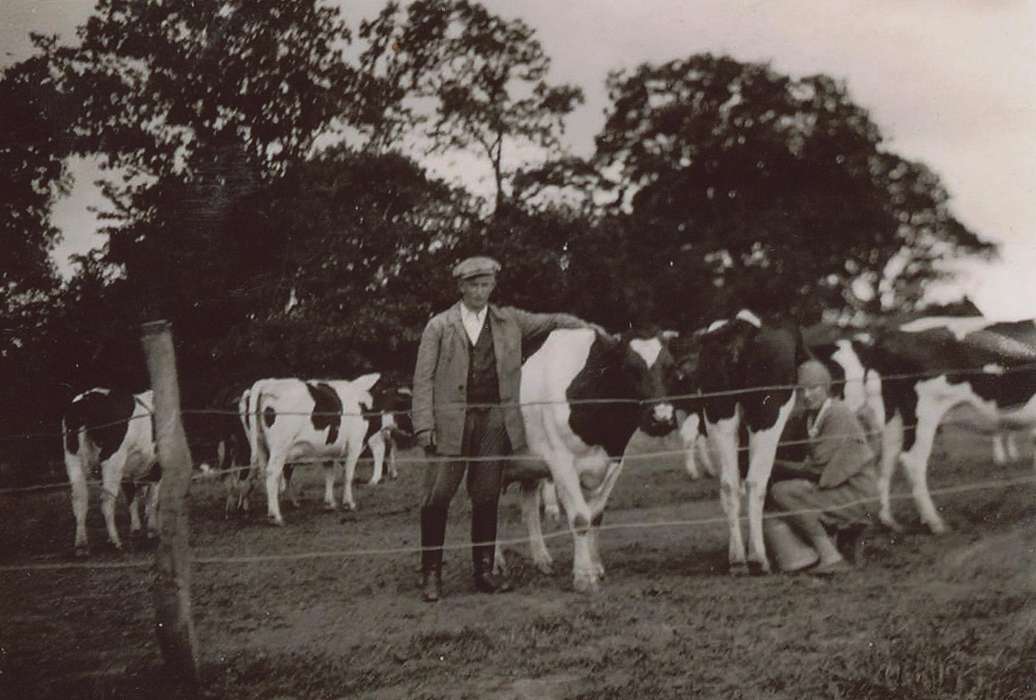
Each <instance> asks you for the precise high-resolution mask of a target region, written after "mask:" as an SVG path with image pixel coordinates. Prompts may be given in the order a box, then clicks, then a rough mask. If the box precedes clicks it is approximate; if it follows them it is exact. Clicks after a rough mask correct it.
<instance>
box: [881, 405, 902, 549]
mask: <svg viewBox="0 0 1036 700" xmlns="http://www.w3.org/2000/svg"><path fill="white" fill-rule="evenodd" d="M902 452H903V414H901V413H899V412H897V413H896V414H895V415H894V416H892V420H890V421H889V422H888V423H886V424H885V428H884V429H883V430H882V432H881V471H880V473H879V474H878V499H879V501H880V503H881V511H880V514H879V516H878V519H879V520H881V523H882V524H883V525H884V526H885V527H887V528H889V529H890V530H892V531H893V532H902V531H903V526H902V525H900V524H899V523H898V522H897V521H896V519H895V518H894V517H893V516H892V495H891V494H892V474H893V473H894V472H895V470H896V465H897V464H898V463H899V455H900V454H901V453H902Z"/></svg>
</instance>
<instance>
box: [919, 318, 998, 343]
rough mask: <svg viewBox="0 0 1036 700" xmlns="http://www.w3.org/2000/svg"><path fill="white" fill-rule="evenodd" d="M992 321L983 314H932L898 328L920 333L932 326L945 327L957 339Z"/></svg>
mask: <svg viewBox="0 0 1036 700" xmlns="http://www.w3.org/2000/svg"><path fill="white" fill-rule="evenodd" d="M993 323H995V322H994V321H990V320H989V319H988V318H985V317H984V316H932V317H929V318H919V319H916V320H913V321H910V322H909V323H904V324H903V325H902V326H900V327H899V330H901V331H906V332H907V333H920V332H921V331H928V330H932V329H933V328H945V329H946V330H948V331H950V332H951V333H953V335H954V337H956V338H957V340H963V339H964V336H966V335H967V334H968V333H974V332H975V331H979V330H982V329H983V328H985V327H986V326H990V325H992V324H993Z"/></svg>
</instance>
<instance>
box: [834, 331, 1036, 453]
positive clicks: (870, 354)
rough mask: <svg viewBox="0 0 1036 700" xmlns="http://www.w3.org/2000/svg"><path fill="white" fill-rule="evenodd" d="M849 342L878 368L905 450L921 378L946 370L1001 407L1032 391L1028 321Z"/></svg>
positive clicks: (1034, 372) (1035, 384)
mask: <svg viewBox="0 0 1036 700" xmlns="http://www.w3.org/2000/svg"><path fill="white" fill-rule="evenodd" d="M853 348H854V350H855V351H856V352H857V354H858V355H859V356H860V359H861V361H862V362H863V364H864V366H865V367H869V368H874V369H876V370H877V371H878V372H880V373H881V376H882V392H881V393H882V399H883V400H884V403H885V415H886V417H887V418H888V419H891V418H892V417H893V416H894V415H895V414H896V413H897V412H898V413H899V415H900V416H901V417H902V419H903V425H904V428H905V430H904V441H903V446H904V448H905V449H907V450H909V449H910V448H911V447H912V446H913V443H914V431H913V427H914V425H915V424H916V423H917V391H916V388H915V387H916V385H917V383H918V382H920V381H924V380H926V379H931V378H935V377H938V376H944V377H945V378H946V381H947V382H948V383H950V384H961V383H964V382H968V383H969V384H970V385H971V388H972V390H973V391H974V392H975V394H976V395H978V396H979V397H981V398H982V399H984V400H986V401H993V402H995V403H996V404H997V406H999V407H1000V408H1011V407H1017V406H1021V405H1023V404H1025V403H1026V402H1028V401H1029V400H1030V399H1031V398H1032V397H1033V395H1036V327H1034V326H1033V324H1032V322H1029V321H1026V322H1017V323H995V324H991V325H990V326H988V327H986V328H984V329H982V330H978V331H974V332H972V333H969V334H967V335H965V336H964V338H963V339H959V338H957V337H956V336H955V335H954V334H953V333H952V332H951V331H950V330H948V329H947V328H932V329H929V330H925V331H920V332H913V333H911V332H906V331H898V330H893V331H887V332H885V333H883V334H882V335H881V336H880V337H878V338H877V339H876V340H875V342H874V343H873V345H862V344H860V343H856V342H854V343H853ZM983 368H987V369H989V370H991V371H982V370H983Z"/></svg>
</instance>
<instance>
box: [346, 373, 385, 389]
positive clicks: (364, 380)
mask: <svg viewBox="0 0 1036 700" xmlns="http://www.w3.org/2000/svg"><path fill="white" fill-rule="evenodd" d="M379 379H381V374H380V373H379V372H374V373H372V374H365V375H363V376H362V377H357V378H356V379H354V380H353V381H352V384H353V386H355V387H356V388H357V389H359V390H360V391H370V390H371V387H373V386H374V385H375V384H377V383H378V380H379Z"/></svg>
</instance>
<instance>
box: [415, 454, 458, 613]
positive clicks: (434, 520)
mask: <svg viewBox="0 0 1036 700" xmlns="http://www.w3.org/2000/svg"><path fill="white" fill-rule="evenodd" d="M463 477H464V462H462V461H456V462H453V461H450V462H446V461H443V462H431V463H429V464H427V465H426V468H425V481H424V500H423V501H422V502H421V578H422V581H421V587H422V597H423V598H424V599H425V600H426V601H428V602H434V601H436V600H438V599H439V598H440V596H441V595H442V546H443V543H444V542H445V541H446V518H447V516H448V515H449V511H450V501H451V500H452V499H453V494H455V493H456V492H457V487H458V486H459V485H460V482H461V479H462V478H463Z"/></svg>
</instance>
